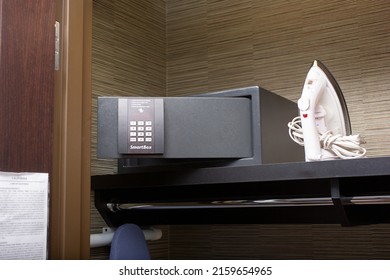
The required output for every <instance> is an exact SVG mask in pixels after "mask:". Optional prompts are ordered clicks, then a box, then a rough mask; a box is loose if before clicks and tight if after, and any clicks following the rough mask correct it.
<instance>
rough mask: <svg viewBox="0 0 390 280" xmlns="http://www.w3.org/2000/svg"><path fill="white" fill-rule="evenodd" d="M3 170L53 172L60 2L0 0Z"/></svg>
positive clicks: (0, 156)
mask: <svg viewBox="0 0 390 280" xmlns="http://www.w3.org/2000/svg"><path fill="white" fill-rule="evenodd" d="M0 18H1V19H0V27H1V33H0V56H1V57H0V170H1V171H12V172H45V173H50V172H51V168H52V141H53V140H52V139H53V138H52V136H53V135H52V134H53V129H52V127H53V110H54V97H53V95H54V23H55V1H52V0H35V1H25V0H0Z"/></svg>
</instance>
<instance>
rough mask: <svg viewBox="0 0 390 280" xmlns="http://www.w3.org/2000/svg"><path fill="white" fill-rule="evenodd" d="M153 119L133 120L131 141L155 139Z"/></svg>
mask: <svg viewBox="0 0 390 280" xmlns="http://www.w3.org/2000/svg"><path fill="white" fill-rule="evenodd" d="M152 125H153V122H152V121H147V120H145V121H131V122H130V142H132V143H150V142H152V141H153V132H152Z"/></svg>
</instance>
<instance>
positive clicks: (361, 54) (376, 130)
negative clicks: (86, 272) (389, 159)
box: [92, 0, 390, 259]
mask: <svg viewBox="0 0 390 280" xmlns="http://www.w3.org/2000/svg"><path fill="white" fill-rule="evenodd" d="M389 25H390V2H389V1H387V0H376V1H370V0H361V1H356V0H346V1H336V0H318V1H311V0H302V1H294V0H272V1H271V0H165V1H162V0H155V1H153V0H149V1H136V0H132V1H126V0H121V1H120V0H115V1H109V0H94V19H93V43H94V44H93V91H94V92H93V94H94V105H95V106H96V103H95V100H96V97H97V96H100V95H118V94H121V95H122V94H123V95H141V96H142V95H145V96H146V95H159V96H165V95H166V96H183V95H188V94H198V93H204V92H209V91H214V90H221V89H229V88H236V87H241V86H252V85H259V86H261V87H264V88H266V89H269V90H271V91H273V92H275V93H277V94H279V95H282V96H284V97H286V98H289V99H290V100H293V101H297V100H298V98H299V97H300V94H301V90H302V84H303V81H304V78H305V76H306V73H307V71H308V69H309V67H310V65H311V63H312V61H313V60H314V59H320V60H321V61H322V62H323V63H325V64H326V65H327V66H328V68H329V69H330V70H331V71H332V73H333V75H334V76H335V77H336V79H337V81H338V82H339V84H340V86H341V88H342V90H343V93H344V96H345V98H346V101H347V104H348V108H349V113H350V117H351V122H352V129H353V132H354V133H359V134H361V135H362V136H364V138H365V140H366V141H367V144H366V145H365V146H366V148H367V149H368V155H369V156H383V155H389V154H390V145H389V144H390V143H389V142H390V140H389V137H388V136H389V135H390V126H389V125H388V123H389V120H390V110H389V109H388V108H390V32H388V30H389ZM94 112H95V111H94ZM94 118H95V115H94ZM95 141H96V140H92V143H93V145H92V146H93V149H95V147H96V144H95ZM92 154H93V155H92V156H93V157H95V155H94V150H92ZM115 170H116V165H115V162H112V161H101V160H96V158H94V159H93V161H92V173H93V174H107V173H114V172H115ZM92 219H93V221H92V224H93V225H94V226H93V228H92V230H96V229H98V228H99V225H101V222H99V217H98V215H95V216H93V218H92ZM95 221H98V222H97V223H95ZM98 224H99V225H98ZM164 231H165V237H164V238H165V239H164V240H162V241H161V243H158V244H157V245H151V246H152V250H153V246H155V248H156V252H157V253H155V256H156V258H171V259H206V258H207V259H230V258H232V259H234V258H242V259H250V258H264V259H305V258H309V259H343V258H351V259H362V258H363V259H372V258H374V259H378V258H382V259H390V245H389V244H390V238H389V236H390V225H370V226H359V227H352V228H343V227H341V226H339V225H182V226H178V225H175V226H166V227H164ZM159 242H160V241H159ZM104 255H105V253H104V252H103V254H102V256H103V258H104Z"/></svg>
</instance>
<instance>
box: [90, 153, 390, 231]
mask: <svg viewBox="0 0 390 280" xmlns="http://www.w3.org/2000/svg"><path fill="white" fill-rule="evenodd" d="M92 189H93V190H94V191H95V205H96V207H97V209H98V210H99V212H100V213H101V215H102V216H103V218H104V219H105V220H106V222H107V223H108V224H109V225H110V226H118V225H120V224H123V223H125V222H133V223H137V224H140V225H148V224H214V223H224V224H225V223H234V224H237V223H245V224H247V223H254V224H259V223H313V224H316V223H320V224H321V223H339V224H342V225H359V224H373V223H388V222H390V215H387V214H386V213H389V212H388V211H389V210H390V204H388V203H390V157H377V158H363V159H354V160H333V161H322V162H295V163H283V164H266V165H253V166H236V167H222V166H219V167H199V166H164V167H153V168H146V167H134V168H132V169H131V173H128V174H118V175H99V176H93V177H92ZM387 196H389V198H387ZM302 199H303V200H304V201H306V202H305V203H303V204H299V203H295V202H296V201H298V202H299V201H300V200H302ZM387 199H388V200H389V201H387ZM239 200H240V201H242V203H238V201H239ZM311 200H313V205H311V204H308V203H307V201H311ZM318 200H319V201H320V202H318ZM221 201H224V203H220V202H221ZM291 201H292V202H294V203H286V202H291ZM275 202H276V203H275ZM279 202H280V203H279ZM120 204H134V205H137V206H143V207H133V208H131V209H126V210H124V209H122V210H117V211H115V209H118V205H120ZM107 205H109V206H111V208H113V209H114V211H112V210H110V209H109V208H108V207H107ZM146 205H152V206H146ZM303 205H305V206H303Z"/></svg>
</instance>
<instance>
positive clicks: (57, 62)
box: [54, 21, 60, 71]
mask: <svg viewBox="0 0 390 280" xmlns="http://www.w3.org/2000/svg"><path fill="white" fill-rule="evenodd" d="M54 27H55V47H54V70H56V71H58V70H60V23H59V22H58V21H56V23H55V26H54Z"/></svg>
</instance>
